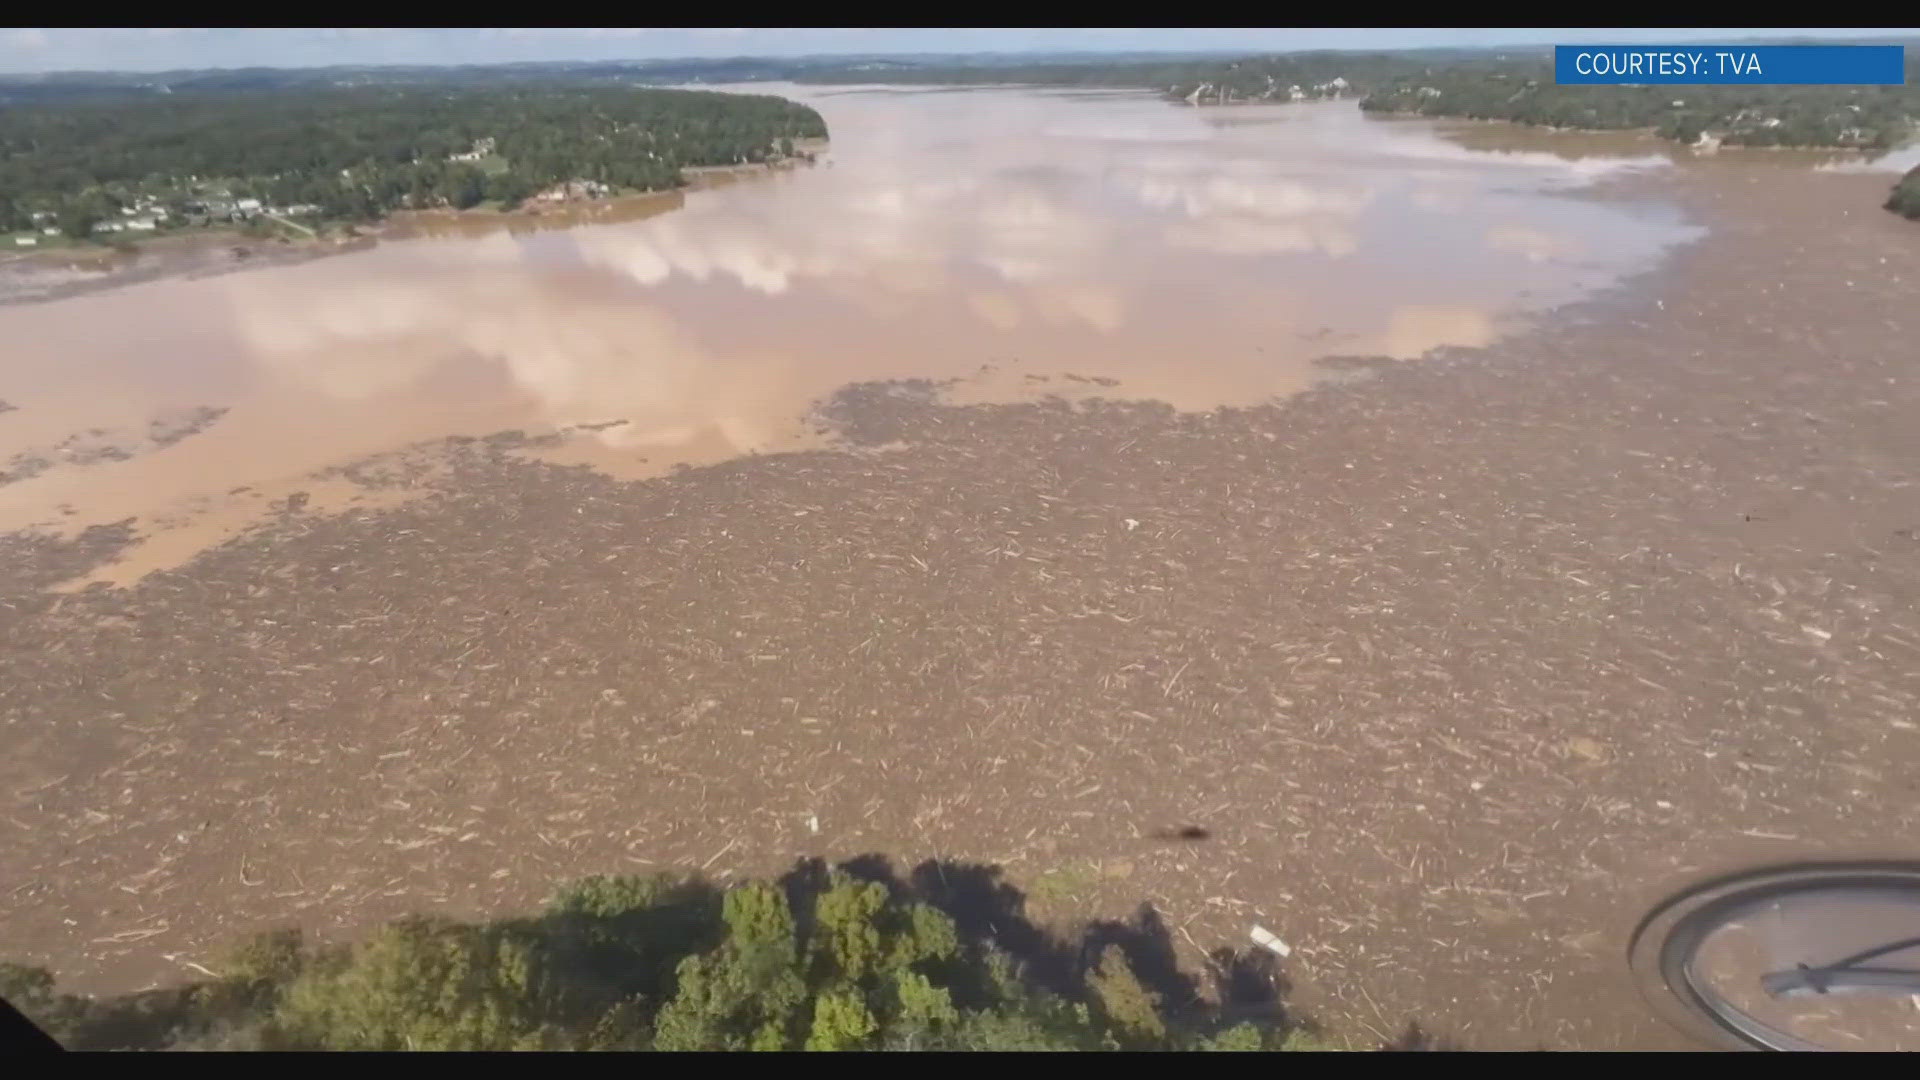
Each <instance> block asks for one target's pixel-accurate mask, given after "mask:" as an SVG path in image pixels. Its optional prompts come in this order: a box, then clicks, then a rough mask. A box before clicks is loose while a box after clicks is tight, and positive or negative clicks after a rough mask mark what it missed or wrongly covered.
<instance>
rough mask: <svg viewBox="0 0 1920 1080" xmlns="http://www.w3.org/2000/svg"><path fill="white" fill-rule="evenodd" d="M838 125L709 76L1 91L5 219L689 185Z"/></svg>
mask: <svg viewBox="0 0 1920 1080" xmlns="http://www.w3.org/2000/svg"><path fill="white" fill-rule="evenodd" d="M826 134H827V130H826V125H825V122H824V121H822V120H821V118H820V115H819V114H818V113H817V112H815V111H814V110H813V109H810V108H808V107H806V106H804V105H799V104H796V103H794V102H791V101H787V100H785V99H782V98H777V97H771V96H766V95H752V94H726V93H717V92H713V91H703V90H666V89H655V88H640V87H625V86H618V87H617V86H577V85H540V84H535V85H509V86H503V87H493V88H487V87H467V86H461V87H419V86H379V87H348V88H337V87H336V88H291V87H289V88H284V89H276V90H264V91H250V92H244V93H243V92H233V91H215V90H203V91H193V92H184V93H137V92H131V91H128V92H120V93H99V94H95V93H76V94H72V95H68V96H65V97H56V98H51V99H42V100H35V101H32V102H25V103H23V102H19V101H14V102H12V103H10V104H7V105H5V106H0V232H4V231H15V230H33V232H34V233H37V234H47V233H49V232H53V231H57V232H58V233H60V234H63V235H65V236H67V237H71V238H82V237H87V236H91V235H95V234H96V233H98V232H100V231H101V230H110V231H116V232H117V231H124V230H125V229H126V228H127V227H128V226H130V225H131V226H133V227H135V228H137V229H139V231H142V232H159V231H164V230H166V229H172V228H179V227H182V226H185V225H196V224H197V225H205V224H210V223H216V222H224V221H230V220H237V219H241V218H247V217H250V216H253V215H256V214H263V213H264V214H267V215H275V214H278V215H280V216H286V217H292V216H298V217H300V218H302V219H303V220H308V221H319V222H330V221H347V222H359V221H374V220H378V219H379V218H381V217H383V216H385V215H386V214H388V213H391V212H392V211H395V210H400V209H426V208H432V207H452V208H455V209H467V208H471V207H474V206H478V205H480V204H481V203H483V202H492V203H495V204H498V205H501V206H506V207H511V206H515V205H518V204H519V203H520V202H522V201H523V200H525V199H528V198H530V197H535V196H536V195H539V194H540V193H543V192H555V193H556V194H557V195H560V196H577V195H581V194H590V195H600V194H615V193H619V192H623V191H651V190H660V189H665V188H672V187H677V186H680V185H681V184H684V183H685V182H686V178H685V175H684V173H683V170H684V169H687V168H693V167H700V166H722V165H749V164H761V163H767V162H771V161H776V160H779V159H782V158H785V157H791V156H793V155H795V154H796V153H797V152H798V151H796V149H795V143H796V142H801V141H804V140H818V139H824V138H825V137H826ZM566 185H571V187H567V186H566ZM557 186H559V187H558V190H557V192H556V187H557ZM114 226H119V228H114Z"/></svg>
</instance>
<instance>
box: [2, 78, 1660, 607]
mask: <svg viewBox="0 0 1920 1080" xmlns="http://www.w3.org/2000/svg"><path fill="white" fill-rule="evenodd" d="M754 89H756V90H758V91H765V90H766V87H755V88H754ZM779 92H782V93H785V94H788V95H789V96H793V97H796V98H800V99H803V100H807V101H809V102H811V103H813V104H814V105H816V107H818V108H819V109H820V111H821V112H822V114H823V115H824V116H825V117H826V119H827V122H828V124H829V126H830V128H831V130H832V132H833V137H834V142H833V147H832V150H831V152H830V154H829V155H827V157H826V158H825V159H824V160H823V161H822V163H821V164H819V165H817V166H815V167H812V168H808V169H801V170H796V171H793V172H789V173H782V174H777V175H772V176H768V177H763V178H756V179H752V180H748V181H743V182H739V183H733V184H729V185H725V186H721V187H718V188H715V189H712V190H704V191H698V192H693V193H690V194H688V195H687V196H686V197H685V198H684V200H679V199H672V200H667V201H666V202H663V203H661V204H658V205H654V206H651V207H648V208H645V209H643V210H642V211H640V212H639V213H638V214H637V216H638V217H639V218H640V219H639V220H629V221H622V222H613V223H597V224H589V225H583V226H579V227H574V228H567V229H546V230H538V231H530V230H520V231H517V232H516V231H507V230H496V231H492V232H489V233H485V234H484V235H478V236H475V235H452V236H441V237H428V238H422V239H413V240H406V241H399V242H389V243H383V244H381V245H380V246H378V247H377V248H375V249H373V250H370V251H364V252H359V253H354V254H349V255H342V256H339V257H334V258H328V259H323V260H319V261H315V262H310V263H305V264H301V265H297V266H287V267H281V268H274V269H264V270H258V271H249V272H243V273H234V274H228V275H225V276H221V277H214V278H205V279H200V280H174V281H162V282H156V283H152V284H147V285H140V286H134V287H130V288H126V289H122V290H119V291H115V292H107V293H100V294H96V295H91V296H84V297H78V298H74V299H69V300H62V301H56V302H52V303H43V304H29V305H18V306H13V307H8V308H4V309H0V342H3V343H4V345H0V349H3V350H4V351H3V352H0V400H5V401H7V402H9V403H11V404H12V405H14V406H15V407H16V409H15V410H14V411H12V412H8V413H5V414H4V415H0V471H6V472H7V473H8V475H9V481H8V482H5V483H0V530H12V529H19V528H25V527H38V528H48V529H57V530H60V531H63V532H67V533H71V532H73V531H75V530H77V529H80V528H84V527H85V526H88V525H94V524H100V523H106V522H113V521H120V520H124V519H126V518H129V517H132V518H135V519H136V527H137V528H138V529H139V530H140V531H141V533H142V535H143V536H145V537H147V540H146V542H145V543H143V544H142V545H141V546H140V547H138V548H136V549H135V550H134V552H133V553H132V554H131V555H130V556H129V557H128V558H127V559H125V560H123V562H121V563H119V564H116V565H115V566H112V567H109V568H107V569H106V570H104V571H103V572H101V573H100V574H98V575H96V579H97V580H105V581H111V582H126V581H130V580H134V579H137V578H138V577H139V576H140V575H141V574H144V573H146V572H148V571H150V570H153V569H156V568H159V567H163V566H169V565H175V564H178V563H179V562H181V561H183V560H185V559H187V558H189V557H191V556H192V555H193V554H194V553H195V552H196V551H198V550H202V549H203V548H204V547H205V546H207V545H208V544H211V543H215V542H218V541H219V540H221V539H223V538H225V537H228V536H230V535H232V534H234V533H235V532H236V531H238V530H241V529H244V528H246V527H247V526H248V525H250V524H253V523H257V522H258V521H260V520H261V519H262V518H263V517H264V516H265V515H266V514H268V513H269V512H271V504H272V502H273V501H274V500H278V499H283V498H285V496H287V495H288V494H290V493H292V492H296V491H300V492H306V493H308V495H309V498H310V500H311V501H310V502H309V504H308V505H309V508H310V509H313V510H320V509H326V508H331V507H338V506H346V505H356V504H358V505H367V504H371V503H377V502H380V501H383V500H391V499H394V498H397V497H398V495H397V494H396V493H394V492H381V491H373V490H369V489H366V488H363V487H361V486H359V485H358V484H356V483H354V482H352V481H350V480H346V479H342V478H339V477H333V478H325V477H320V478H316V477H315V476H314V474H315V473H316V471H319V470H324V469H327V468H329V467H333V466H338V465H342V464H345V463H349V462H352V461H354V460H356V459H360V458H364V457H366V456H368V455H373V454H380V453H384V452H388V451H393V450H396V449H399V448H403V447H406V446H408V445H409V444H414V443H418V442H421V441H424V440H431V439H437V438H438V437H441V436H444V435H448V434H456V433H463V434H476V435H477V434H487V433H490V432H495V431H501V430H506V429H514V428H519V429H524V430H527V431H529V432H551V431H556V430H560V431H568V432H570V434H569V435H568V437H567V439H566V441H565V442H564V443H563V444H562V445H560V446H558V447H555V448H551V449H549V450H545V451H541V453H543V454H545V455H547V456H549V457H551V458H553V459H555V460H562V461H580V462H590V463H593V464H595V465H596V466H598V467H602V468H606V469H608V470H610V471H614V472H616V473H618V474H620V475H632V476H643V475H650V474H656V473H659V472H662V471H665V470H667V469H669V468H671V467H672V466H674V465H676V464H700V463H705V462H712V461H717V460H722V459H724V458H727V457H730V456H733V455H737V454H740V453H743V452H746V451H749V450H758V451H761V452H768V451H778V450H782V449H791V448H796V447H803V446H809V445H815V444H816V443H815V440H817V439H818V438H819V437H818V436H817V435H815V434H813V426H812V425H811V424H809V423H807V422H806V416H807V413H808V410H809V408H810V406H811V404H812V403H813V402H815V401H817V400H819V399H822V398H824V397H826V396H828V395H830V394H831V393H832V392H833V391H834V390H835V389H836V388H838V387H840V386H842V385H844V384H846V383H848V382H852V381H858V380H866V379H890V378H902V377H928V378H935V379H950V378H959V379H961V380H962V381H961V382H960V383H958V384H957V385H956V386H955V387H954V388H953V389H952V391H951V394H952V396H953V398H954V399H955V400H959V401H1008V400H1020V399H1025V398H1031V397H1034V396H1037V395H1040V394H1046V393H1058V394H1063V395H1067V396H1073V395H1075V394H1080V395H1084V394H1086V393H1088V392H1094V393H1098V394H1101V395H1103V396H1109V397H1141V398H1156V399H1160V400H1164V401H1168V402H1171V403H1172V404H1174V405H1175V406H1177V407H1179V408H1182V409H1206V408H1212V407H1214V406H1217V405H1244V404H1251V403H1256V402H1261V401H1265V400H1269V399H1272V398H1274V397H1276V396H1280V395H1286V394H1289V393H1293V392H1296V391H1298V390H1300V389H1302V388H1303V387H1305V386H1307V385H1309V384H1310V383H1311V382H1312V381H1314V380H1315V379H1316V378H1319V377H1322V376H1321V375H1319V374H1317V373H1316V372H1317V371H1318V370H1319V369H1316V368H1315V366H1314V365H1313V363H1312V361H1313V360H1314V359H1315V358H1316V357H1320V356H1325V355H1329V354H1340V355H1387V356H1393V357H1399V358H1414V357H1418V356H1419V355H1421V354H1422V353H1424V352H1426V351H1427V350H1429V349H1432V348H1434V347H1436V346H1441V345H1468V346H1471V345H1481V344H1485V343H1487V342H1489V341H1491V340H1493V339H1494V338H1495V337H1497V336H1498V335H1500V334H1502V333H1503V332H1506V331H1508V330H1510V329H1511V328H1513V327H1514V326H1515V325H1517V324H1518V323H1519V322H1521V321H1523V320H1524V319H1525V318H1526V317H1527V316H1528V315H1529V314H1530V313H1533V312H1538V311H1540V310H1542V309H1544V308H1546V307H1550V306H1552V305H1555V304H1559V303H1563V302H1565V301H1568V300H1571V299H1574V298H1576V297H1578V296H1580V295H1581V294H1582V293H1584V292H1586V291H1589V290H1592V289H1595V288H1598V287H1602V286H1605V285H1606V284H1608V283H1610V282H1612V281H1614V280H1616V279H1617V278H1618V277H1619V276H1620V275H1622V274H1625V273H1630V272H1633V271H1636V270H1639V269H1643V268H1645V267H1647V266H1649V265H1651V264H1652V262H1653V261H1654V260H1656V259H1657V257H1658V256H1659V254H1660V252H1661V251H1662V249H1663V248H1664V247H1666V246H1667V245H1669V244H1672V243H1675V242H1677V241H1680V240H1683V239H1686V238H1687V237H1688V236H1689V235H1690V232H1689V229H1688V228H1687V227H1686V226H1684V225H1683V224H1682V223H1681V222H1680V221H1679V220H1678V218H1677V217H1676V216H1675V215H1673V214H1672V213H1670V212H1667V211H1665V210H1663V209H1661V208H1658V207H1651V206H1630V205H1624V204H1620V203H1602V202H1599V201H1594V200H1588V199H1583V198H1580V197H1578V196H1577V189H1579V188H1580V187H1582V186H1583V185H1586V184H1589V183H1591V182H1592V181H1593V180H1595V179H1596V178H1598V177H1601V176H1604V175H1607V174H1610V173H1613V172H1616V171H1619V170H1623V169H1651V168H1664V167H1671V163H1670V161H1669V160H1668V158H1667V157H1665V156H1663V155H1662V154H1660V153H1658V152H1657V151H1655V150H1654V149H1652V148H1651V147H1648V146H1644V145H1638V144H1631V143H1629V144H1621V145H1620V146H1617V147H1615V148H1614V149H1612V150H1608V151H1594V152H1585V151H1583V152H1582V153H1577V154H1567V153H1551V152H1543V151H1538V150H1518V151H1516V150H1512V149H1507V150H1503V151H1499V152H1494V151H1491V150H1483V149H1469V148H1467V147H1466V146H1465V145H1463V144H1462V142H1461V141H1458V140H1456V139H1449V138H1446V137H1443V134H1442V133H1441V132H1439V131H1437V130H1436V129H1435V128H1434V127H1433V126H1432V125H1429V124H1427V123H1425V122H1418V121H1371V120H1368V119H1366V118H1364V117H1362V116H1361V115H1360V113H1359V112H1358V111H1357V110H1356V109H1355V108H1354V107H1353V106H1352V105H1351V104H1328V105H1313V106H1294V107H1262V108H1235V109H1220V110H1194V109H1188V108H1182V107H1176V106H1170V105H1167V104H1165V103H1162V102H1160V101H1158V100H1155V99H1153V98H1151V97H1147V96H1143V95H1134V94H1084V93H1082V94H1060V93H1040V92H1029V91H1016V90H984V91H967V92H953V91H922V90H913V91H902V90H872V89H869V90H855V91H848V90H844V89H836V90H820V89H810V88H791V87H789V88H780V89H779ZM1482 141H1483V142H1484V140H1482ZM660 211H665V212H660ZM457 231H458V232H467V233H470V232H471V231H472V229H471V228H463V229H460V230H457ZM1064 375H1075V376H1080V377H1082V378H1097V379H1102V380H1117V382H1116V383H1114V384H1111V385H1104V384H1092V383H1087V382H1081V381H1075V380H1065V379H1062V378H1061V376H1064ZM206 409H225V410H227V411H226V412H225V413H223V414H220V415H219V417H218V419H216V420H213V421H212V422H210V423H206V422H204V421H205V416H206V415H207V414H205V413H199V412H196V410H206ZM196 417H199V418H200V422H201V423H202V425H203V426H200V428H199V430H198V431H197V432H195V433H194V434H191V435H187V436H185V437H175V436H176V435H177V432H178V431H179V430H181V429H183V428H186V427H193V426H195V422H196ZM614 420H619V421H625V423H623V424H619V425H616V426H611V427H600V428H597V429H595V430H591V431H589V430H584V429H581V428H580V427H579V425H588V424H599V423H602V422H605V421H614ZM9 463H11V464H9ZM28 474H31V475H28Z"/></svg>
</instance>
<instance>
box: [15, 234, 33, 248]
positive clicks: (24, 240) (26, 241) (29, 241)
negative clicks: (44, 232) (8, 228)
mask: <svg viewBox="0 0 1920 1080" xmlns="http://www.w3.org/2000/svg"><path fill="white" fill-rule="evenodd" d="M13 242H14V243H16V244H18V245H20V246H21V247H32V246H34V245H35V244H38V243H39V242H40V238H39V237H37V236H16V237H14V238H13Z"/></svg>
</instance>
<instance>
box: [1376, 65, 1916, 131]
mask: <svg viewBox="0 0 1920 1080" xmlns="http://www.w3.org/2000/svg"><path fill="white" fill-rule="evenodd" d="M1360 107H1361V108H1362V109H1364V110H1367V111H1368V112H1378V113H1398V114H1414V115H1420V116H1433V117H1455V118H1461V119H1471V120H1506V121H1510V122H1513V123H1519V124H1527V125H1533V126H1542V127H1554V128H1571V129H1579V130H1588V131H1617V130H1624V129H1646V130H1651V131H1653V132H1655V133H1657V134H1658V135H1660V136H1661V137H1663V138H1667V139H1671V140H1674V141H1677V142H1685V143H1694V142H1699V141H1702V140H1703V139H1704V140H1706V141H1709V142H1712V143H1720V144H1725V145H1729V146H1783V147H1822V148H1844V149H1858V150H1885V149H1889V148H1891V147H1894V146H1898V145H1900V144H1901V143H1903V142H1906V141H1907V140H1908V139H1910V138H1912V137H1913V134H1914V127H1915V124H1916V122H1920V57H1916V58H1913V59H1910V60H1909V61H1908V63H1907V81H1906V85H1904V86H1560V85H1557V84H1555V82H1554V78H1553V67H1552V64H1551V63H1549V62H1545V61H1541V62H1537V63H1529V62H1518V61H1516V62H1509V63H1501V64H1471V65H1460V66H1456V67H1450V68H1444V69H1439V70H1432V71H1425V72H1421V73H1418V74H1412V73H1408V74H1402V75H1400V76H1398V77H1396V78H1394V79H1392V80H1391V81H1390V82H1388V83H1386V84H1383V85H1380V86H1377V87H1375V88H1373V89H1372V90H1371V91H1370V92H1369V93H1368V94H1367V95H1366V96H1365V97H1364V98H1362V99H1361V102H1360Z"/></svg>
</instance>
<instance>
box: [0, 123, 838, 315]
mask: <svg viewBox="0 0 1920 1080" xmlns="http://www.w3.org/2000/svg"><path fill="white" fill-rule="evenodd" d="M802 142H803V143H804V145H802V146H799V147H797V149H798V151H799V152H798V153H797V154H796V155H795V156H794V157H791V158H784V159H779V160H775V161H770V162H766V163H762V164H752V165H725V166H712V167H701V168H688V169H685V170H683V172H684V175H685V176H686V178H687V183H686V184H685V185H683V186H682V187H678V188H673V189H670V190H665V191H641V192H625V193H621V194H618V195H614V196H610V197H607V198H601V199H569V200H565V201H555V202H541V201H537V200H528V201H527V202H525V203H523V204H522V205H520V206H519V207H516V208H514V209H512V210H503V209H500V208H498V207H484V206H483V207H475V208H473V209H470V210H450V209H439V210H408V211H399V212H396V213H394V214H391V215H389V216H388V217H387V218H386V219H384V220H383V221H380V222H378V223H375V224H372V225H359V226H348V225H335V226H332V227H331V228H330V229H329V230H328V231H326V232H323V233H320V234H318V235H313V236H301V235H298V234H295V233H292V232H291V231H288V232H283V233H281V234H280V235H277V236H271V237H262V236H259V235H254V234H249V233H245V232H242V231H240V230H237V229H209V230H198V231H193V232H180V233H173V234H169V235H164V236H157V237H154V238H152V239H147V240H141V241H138V242H126V241H123V242H121V243H117V244H111V245H109V244H93V243H86V244H72V243H69V244H63V245H61V246H59V247H54V248H49V249H45V250H33V249H27V250H22V251H19V252H8V253H0V304H18V303H35V302H41V301H49V300H62V299H66V298H68V297H73V296H83V295H87V294H90V293H97V292H104V291H107V290H111V289H118V288H124V287H126V286H129V285H138V284H142V283H145V282H150V281H160V280H163V279H166V278H174V277H205V276H210V275H213V274H224V273H235V272H238V271H243V270H253V269H262V268H266V267H272V266H288V265H293V264H295V263H301V262H306V261H308V260H311V259H318V258H324V257H326V256H328V255H336V254H341V253H344V252H349V251H359V250H364V249H365V248H367V247H369V246H371V245H373V244H376V243H379V242H380V241H383V240H407V239H415V238H420V237H432V236H475V235H480V234H484V233H488V232H496V231H505V232H510V233H519V232H534V231H544V230H548V229H564V228H571V227H574V226H578V225H586V224H610V223H614V222H620V221H634V220H639V219H642V218H647V217H651V216H653V215H655V214H660V213H665V212H667V211H669V210H673V209H676V208H678V207H679V206H680V205H681V203H682V202H683V201H684V199H685V197H686V195H687V193H688V192H693V191H700V190H704V189H707V188H713V187H718V186H721V185H724V184H729V183H736V182H738V181H740V180H743V179H750V178H752V177H757V176H764V175H767V174H769V173H772V172H778V171H785V170H789V169H793V168H798V167H800V166H802V165H810V164H812V163H813V162H814V161H815V160H817V158H818V155H820V154H822V153H824V152H825V151H826V149H827V143H826V140H802ZM308 231H309V232H311V231H312V230H308Z"/></svg>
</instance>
